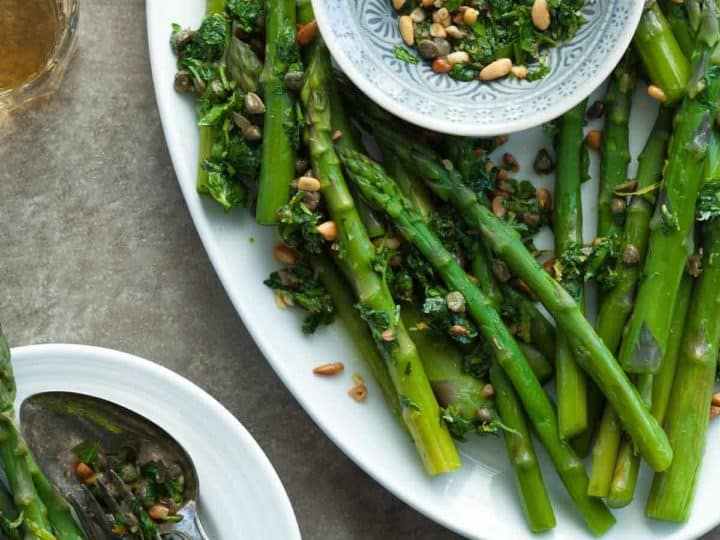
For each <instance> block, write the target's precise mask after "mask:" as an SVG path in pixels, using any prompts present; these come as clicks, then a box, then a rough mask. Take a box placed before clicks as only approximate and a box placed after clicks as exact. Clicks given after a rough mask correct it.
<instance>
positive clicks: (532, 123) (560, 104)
mask: <svg viewBox="0 0 720 540" xmlns="http://www.w3.org/2000/svg"><path fill="white" fill-rule="evenodd" d="M596 1H602V0H596ZM311 2H312V6H313V10H314V11H315V19H316V20H317V23H318V28H319V29H320V33H321V34H322V36H323V39H324V40H325V44H326V45H327V47H328V49H329V50H330V53H331V54H332V57H333V59H334V61H335V62H337V64H338V65H339V66H340V69H341V70H342V71H343V72H344V73H345V75H347V76H348V77H349V78H350V80H351V81H352V82H353V83H354V84H355V85H356V86H357V87H358V88H360V90H361V91H362V92H363V93H364V94H365V95H367V96H368V97H369V98H370V99H372V100H373V101H374V102H375V103H377V104H378V105H380V106H381V107H382V108H383V109H385V110H387V111H389V112H391V113H393V114H394V115H395V116H398V117H399V118H403V119H404V120H406V121H407V122H410V123H411V124H415V125H416V126H420V127H423V128H427V129H430V130H433V131H437V132H440V133H448V134H452V135H463V136H470V137H493V136H495V135H504V134H510V133H516V132H518V131H524V130H527V129H530V128H533V127H537V126H540V125H542V124H544V123H546V122H550V121H552V120H554V119H555V118H558V117H559V116H562V115H563V114H565V113H566V112H567V111H569V110H570V109H572V108H573V107H575V106H576V105H578V104H579V103H580V102H581V101H582V100H583V99H585V98H587V97H588V96H589V95H590V94H592V93H593V92H594V91H595V90H596V89H597V88H598V87H599V86H600V85H601V84H603V82H604V81H605V79H607V77H608V76H609V75H610V74H611V73H612V71H613V70H614V69H615V67H616V66H617V64H618V63H619V62H620V59H621V58H622V56H623V54H625V51H626V50H627V49H628V47H629V46H630V42H631V41H632V38H633V35H634V34H635V30H636V28H637V26H638V24H639V23H640V16H641V15H642V12H643V9H644V2H642V1H638V2H637V3H636V5H635V6H634V11H633V12H632V16H631V20H630V21H629V22H628V26H627V31H626V32H625V33H624V34H623V37H622V40H620V41H619V42H617V43H616V45H615V47H613V49H612V52H611V54H609V55H608V56H607V57H606V60H605V61H604V62H603V63H602V66H601V67H600V68H599V69H598V71H597V72H596V73H595V74H594V75H593V76H592V77H588V78H587V79H585V80H584V81H583V82H582V83H581V84H579V85H578V86H577V88H576V89H575V90H574V91H573V93H572V94H571V95H570V96H568V97H566V98H565V99H562V100H558V101H556V102H555V103H554V104H553V105H551V106H550V107H547V108H546V109H542V110H537V111H536V112H535V113H534V114H532V115H530V116H528V115H525V116H523V117H520V118H517V119H514V120H507V121H505V122H501V123H497V122H495V123H488V124H481V123H477V124H467V123H458V122H456V121H453V120H445V119H442V118H434V117H433V116H431V115H426V114H422V113H420V112H418V111H415V110H413V109H412V108H410V107H408V106H407V105H406V104H404V103H402V102H401V101H399V100H398V99H395V98H392V97H390V96H388V95H387V94H385V93H383V92H382V91H380V90H379V89H378V87H376V86H375V85H374V84H372V83H371V82H370V81H369V80H368V79H367V78H366V77H365V76H364V75H363V74H362V73H361V72H360V70H359V69H358V68H357V67H356V64H355V63H354V62H353V61H352V60H351V59H350V58H349V57H348V56H347V55H346V54H345V51H344V50H343V48H342V47H341V46H340V44H339V42H338V40H337V39H335V38H334V37H333V36H332V33H331V32H323V29H324V28H327V27H328V26H329V24H330V22H329V19H328V14H327V10H326V0H311ZM388 9H391V6H390V5H389V4H388ZM571 42H572V41H571ZM548 77H552V73H551V74H550V75H548Z"/></svg>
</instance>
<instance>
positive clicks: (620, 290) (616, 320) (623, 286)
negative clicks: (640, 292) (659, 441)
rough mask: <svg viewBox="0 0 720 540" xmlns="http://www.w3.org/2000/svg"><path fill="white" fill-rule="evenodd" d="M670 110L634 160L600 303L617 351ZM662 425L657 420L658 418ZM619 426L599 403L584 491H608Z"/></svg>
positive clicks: (605, 335) (608, 339) (600, 328)
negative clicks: (613, 269)
mask: <svg viewBox="0 0 720 540" xmlns="http://www.w3.org/2000/svg"><path fill="white" fill-rule="evenodd" d="M672 116H673V111H672V110H671V109H668V108H662V109H660V111H659V113H658V117H657V120H656V121H655V125H654V126H653V129H652V132H651V133H650V136H649V138H648V140H647V143H646V145H645V148H644V149H643V151H642V153H641V154H640V156H639V158H638V161H639V166H638V173H637V177H636V181H637V186H636V188H635V189H636V193H638V194H637V195H634V196H633V197H632V199H631V201H630V205H629V206H628V210H627V217H626V221H625V228H624V231H623V239H622V248H621V249H622V254H623V255H622V258H621V260H620V262H619V263H618V267H617V275H618V278H617V284H616V285H615V287H614V288H613V289H612V290H611V291H609V292H608V293H606V294H605V296H604V298H603V299H602V302H601V304H600V310H599V312H598V320H597V324H596V330H597V333H598V335H599V336H600V337H601V338H602V339H603V341H604V342H605V344H606V345H607V347H608V348H609V349H610V350H611V351H617V349H618V347H619V346H620V340H621V338H622V330H623V327H624V326H625V321H626V320H627V318H628V316H629V315H630V312H631V311H632V306H633V302H634V296H635V288H636V287H637V283H638V280H639V278H640V264H641V261H642V260H644V258H645V253H646V251H647V242H648V237H649V235H650V218H651V216H652V212H653V208H654V206H655V199H656V195H655V193H656V191H655V190H654V189H652V188H653V186H655V185H658V184H659V182H660V180H661V178H662V169H663V164H664V163H665V154H666V149H667V144H668V140H669V139H670V131H671V127H672ZM660 424H661V425H662V422H660ZM621 432H622V426H621V425H620V421H619V419H618V418H617V415H616V414H615V412H614V410H613V408H612V407H611V406H610V405H607V406H606V407H605V410H604V411H603V416H602V420H601V421H600V429H599V431H598V436H597V440H596V442H595V446H594V448H593V464H592V469H591V473H590V487H589V493H590V495H593V496H595V497H606V496H607V495H608V493H609V491H610V483H611V482H612V478H613V473H614V470H615V463H616V458H617V453H618V448H619V446H620V435H621Z"/></svg>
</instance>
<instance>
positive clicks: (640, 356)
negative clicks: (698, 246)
mask: <svg viewBox="0 0 720 540" xmlns="http://www.w3.org/2000/svg"><path fill="white" fill-rule="evenodd" d="M698 2H700V0H688V2H687V4H688V5H693V4H697V3H698ZM715 11H716V4H715V0H706V1H705V2H704V4H703V10H702V18H701V20H700V25H701V26H700V27H699V29H698V33H697V39H696V42H697V44H696V50H695V53H694V55H693V58H694V64H695V66H696V69H695V73H694V75H693V79H692V81H691V83H690V86H689V90H688V97H687V98H685V100H684V101H683V104H682V106H681V109H680V111H679V112H678V114H677V117H676V119H675V133H674V135H673V138H672V141H671V142H670V149H669V159H668V163H667V166H666V167H665V173H664V184H663V189H662V191H661V193H660V200H659V203H658V208H657V209H656V215H655V218H654V221H655V227H654V229H653V230H652V232H651V234H650V244H649V247H648V255H647V259H646V261H645V266H644V271H643V273H644V275H645V279H644V280H643V281H642V283H641V284H640V288H639V290H638V295H637V300H636V302H635V310H634V311H633V313H632V316H631V317H630V320H629V322H628V325H627V330H626V334H625V337H624V339H623V343H622V346H621V349H620V361H621V363H622V365H623V367H624V368H625V370H626V371H629V372H634V373H657V371H658V370H659V368H660V363H661V361H662V359H663V356H664V355H665V351H666V349H667V338H668V334H669V331H670V322H671V320H672V314H673V308H674V305H675V298H676V296H677V291H678V287H679V285H680V279H681V277H682V273H683V269H684V268H685V263H686V262H687V259H688V257H689V255H690V254H691V253H692V249H693V248H692V245H691V244H692V242H690V241H689V240H690V239H691V238H692V237H691V231H692V225H693V220H694V219H693V218H694V213H695V201H696V199H697V192H698V189H699V187H700V182H701V179H702V173H703V158H704V156H705V153H706V149H707V146H708V141H709V138H710V132H711V127H712V124H713V122H714V118H715V113H716V110H717V101H718V97H719V96H720V72H718V69H717V66H716V65H715V64H714V60H713V58H712V52H713V50H714V49H715V46H716V45H717V44H718V41H719V39H720V34H719V33H718V21H717V16H716V13H715ZM658 305H661V306H663V309H657V306H658Z"/></svg>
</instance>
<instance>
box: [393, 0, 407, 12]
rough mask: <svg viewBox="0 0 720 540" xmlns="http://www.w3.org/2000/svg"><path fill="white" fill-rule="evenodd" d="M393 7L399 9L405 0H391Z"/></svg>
mask: <svg viewBox="0 0 720 540" xmlns="http://www.w3.org/2000/svg"><path fill="white" fill-rule="evenodd" d="M392 4H393V7H394V8H395V9H396V10H398V11H400V10H401V9H402V7H403V6H404V5H405V0H393V3H392Z"/></svg>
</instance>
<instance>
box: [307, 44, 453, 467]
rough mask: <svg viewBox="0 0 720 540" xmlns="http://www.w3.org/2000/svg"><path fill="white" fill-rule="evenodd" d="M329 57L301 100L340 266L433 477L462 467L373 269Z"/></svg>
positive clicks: (318, 60) (323, 53)
mask: <svg viewBox="0 0 720 540" xmlns="http://www.w3.org/2000/svg"><path fill="white" fill-rule="evenodd" d="M331 79H332V67H331V64H330V57H329V55H328V52H327V50H326V48H325V46H324V45H323V44H319V45H318V47H316V48H315V50H314V53H313V56H312V59H311V60H310V64H309V65H308V67H307V70H306V73H305V81H304V83H303V87H302V90H301V99H302V102H303V105H304V109H305V116H306V120H307V126H306V127H305V139H306V141H307V143H308V145H309V147H310V154H311V159H312V164H313V170H314V171H315V174H316V175H317V176H318V179H319V180H320V184H321V188H320V189H321V192H322V195H323V200H324V201H325V204H326V206H327V208H328V212H329V214H330V216H331V218H332V219H333V221H334V222H335V224H336V225H337V229H338V236H337V239H336V240H335V241H336V243H337V245H338V246H339V248H340V249H339V253H340V255H339V257H338V259H337V260H338V262H339V264H340V267H341V269H342V270H343V272H344V274H345V275H346V278H347V279H348V281H349V282H350V283H351V285H352V287H353V289H354V291H355V294H356V296H357V298H358V300H359V303H360V306H361V309H362V312H361V313H362V315H363V318H364V319H365V320H366V322H367V323H368V324H369V326H370V328H371V330H372V333H373V337H374V338H375V340H376V342H377V344H378V348H379V350H380V352H381V354H382V355H383V357H384V358H385V360H386V364H387V368H388V370H389V372H390V376H391V378H392V380H393V384H394V386H395V390H396V392H397V394H398V398H399V401H400V404H401V407H402V418H403V420H404V422H405V425H406V426H407V428H408V431H409V432H410V435H411V436H412V438H413V441H414V442H415V445H416V447H417V450H418V452H419V453H420V456H421V459H422V461H423V465H424V466H425V468H426V470H427V471H428V473H430V474H439V473H443V472H448V471H452V470H455V469H457V468H459V466H460V458H459V456H458V454H457V450H456V448H455V445H454V444H453V442H452V439H451V438H450V435H449V433H448V431H447V428H446V427H445V426H444V425H443V424H442V423H441V422H439V421H438V418H439V415H440V410H439V408H438V404H437V402H436V401H435V397H434V395H433V393H432V389H431V387H430V383H429V382H428V380H427V377H426V375H425V371H424V369H423V366H422V363H421V361H420V358H419V356H418V353H417V349H416V348H415V346H414V345H413V343H412V341H411V339H410V337H409V336H408V334H407V331H406V330H405V327H404V325H403V324H402V322H401V321H400V320H398V317H397V306H396V305H395V302H394V300H393V298H392V296H391V294H390V291H389V290H388V287H387V284H386V283H385V280H384V279H382V278H381V277H380V276H379V275H378V274H377V273H376V272H375V270H374V268H373V260H374V257H375V250H374V247H373V245H372V243H371V242H370V239H369V238H368V235H367V232H366V231H365V228H364V227H363V225H362V223H361V221H360V218H359V216H358V214H357V211H356V209H355V205H354V203H353V199H352V197H351V195H350V192H349V191H348V189H347V185H346V183H345V180H344V178H343V175H342V171H341V169H340V163H339V160H338V157H337V155H336V154H335V150H334V149H333V141H332V136H331V119H330V115H331V112H330V108H329V99H328V97H329V96H328V83H329V82H330V80H331Z"/></svg>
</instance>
